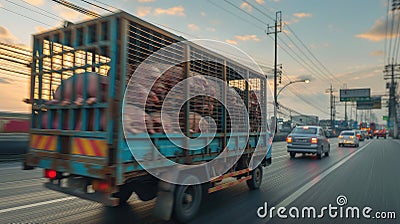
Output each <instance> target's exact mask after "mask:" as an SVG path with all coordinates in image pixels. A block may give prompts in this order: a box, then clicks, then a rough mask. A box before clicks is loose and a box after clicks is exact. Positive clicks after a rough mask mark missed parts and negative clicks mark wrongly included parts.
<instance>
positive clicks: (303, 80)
mask: <svg viewBox="0 0 400 224" xmlns="http://www.w3.org/2000/svg"><path fill="white" fill-rule="evenodd" d="M298 82H304V83H310V80H309V79H300V80H295V81H290V82H289V83H287V84H286V85H284V86H283V87H282V88H281V89H280V90H279V91H278V94H276V101H278V96H279V94H280V93H281V92H282V90H284V89H285V88H286V87H288V86H289V85H292V84H294V83H298ZM276 104H277V105H278V102H276Z"/></svg>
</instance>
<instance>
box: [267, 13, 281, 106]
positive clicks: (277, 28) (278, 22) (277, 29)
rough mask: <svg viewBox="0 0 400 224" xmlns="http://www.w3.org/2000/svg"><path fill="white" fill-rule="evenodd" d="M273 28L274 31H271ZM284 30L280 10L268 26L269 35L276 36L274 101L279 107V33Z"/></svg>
mask: <svg viewBox="0 0 400 224" xmlns="http://www.w3.org/2000/svg"><path fill="white" fill-rule="evenodd" d="M271 29H272V31H271ZM280 32H282V12H281V11H278V12H276V15H275V25H273V26H270V25H268V26H267V35H270V34H274V37H275V61H274V101H275V104H276V106H277V107H278V106H279V105H278V99H277V91H278V33H280Z"/></svg>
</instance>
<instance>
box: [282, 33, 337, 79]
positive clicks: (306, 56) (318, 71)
mask: <svg viewBox="0 0 400 224" xmlns="http://www.w3.org/2000/svg"><path fill="white" fill-rule="evenodd" d="M285 35H286V37H287V38H288V40H289V41H290V42H291V43H292V44H293V45H294V46H295V47H296V48H297V50H298V51H299V52H300V53H301V54H302V55H303V56H304V57H305V58H306V59H307V60H308V61H310V62H311V64H312V65H309V64H308V63H307V62H306V60H303V61H304V63H306V64H307V65H308V66H310V68H313V69H314V70H315V71H316V74H318V76H320V77H323V78H326V80H327V81H329V82H330V81H331V79H330V78H328V77H326V76H324V75H323V74H324V72H323V71H322V70H321V69H320V68H319V67H318V66H317V65H316V64H315V63H314V61H313V60H311V58H310V57H309V56H308V55H307V54H306V53H304V51H303V50H301V49H300V47H299V46H298V45H297V44H296V43H295V42H294V41H293V40H292V38H290V36H289V35H288V34H286V33H285ZM281 41H282V40H281ZM283 43H284V44H285V45H286V46H287V44H286V43H285V42H283ZM298 57H299V58H301V57H300V56H298Z"/></svg>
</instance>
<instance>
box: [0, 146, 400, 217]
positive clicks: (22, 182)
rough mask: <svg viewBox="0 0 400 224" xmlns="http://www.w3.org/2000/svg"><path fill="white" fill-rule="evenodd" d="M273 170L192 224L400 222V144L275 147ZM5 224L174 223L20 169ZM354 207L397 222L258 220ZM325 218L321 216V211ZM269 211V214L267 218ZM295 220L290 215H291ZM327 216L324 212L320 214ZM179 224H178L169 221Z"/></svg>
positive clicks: (1, 184) (7, 188)
mask: <svg viewBox="0 0 400 224" xmlns="http://www.w3.org/2000/svg"><path fill="white" fill-rule="evenodd" d="M272 158H273V161H272V165H271V166H269V167H267V168H266V169H264V175H263V179H264V180H263V184H262V186H261V188H260V189H259V190H256V191H249V190H248V188H247V186H246V184H240V185H237V186H234V187H232V188H228V189H225V190H222V191H219V192H216V193H213V194H211V195H207V196H206V197H205V198H204V202H203V204H202V207H201V211H200V213H199V214H198V216H197V217H196V218H195V219H194V220H193V221H192V222H191V223H196V224H197V223H228V222H229V223H232V224H233V223H246V224H249V223H267V222H268V223H291V222H296V223H299V221H300V223H328V222H332V223H333V222H334V223H366V222H367V221H369V222H372V223H400V163H399V159H400V141H395V140H391V139H386V140H383V139H382V140H381V139H379V140H377V139H374V140H366V141H365V142H363V143H361V146H360V147H359V148H352V147H345V148H338V147H337V139H331V153H330V156H329V157H323V158H322V160H318V159H317V158H316V157H314V156H311V155H310V156H309V155H306V156H301V155H298V156H297V157H296V158H295V159H290V158H289V155H288V153H287V152H286V148H285V143H284V142H277V143H274V144H273V157H272ZM0 176H1V178H0V223H166V222H163V221H161V220H156V219H154V218H153V217H152V216H151V212H152V208H153V206H154V200H152V201H149V202H141V201H140V200H138V199H137V198H136V197H135V196H132V197H131V199H130V201H129V204H128V205H127V206H123V207H117V208H107V207H103V206H102V205H100V204H97V203H93V202H90V201H85V200H82V199H79V198H75V197H72V196H68V195H64V194H61V193H58V192H53V191H50V190H47V189H45V188H44V187H43V186H42V184H43V183H44V182H45V179H44V178H41V177H42V170H40V169H35V170H29V171H23V170H21V166H20V163H17V162H7V163H0ZM339 195H343V196H345V197H347V202H348V203H347V204H346V205H343V206H342V207H343V208H346V206H347V205H349V206H350V205H351V206H359V207H360V208H363V207H365V206H370V207H371V208H372V209H373V211H372V212H371V213H370V214H375V213H374V212H375V211H395V212H396V215H397V216H396V217H397V219H396V220H394V219H385V220H382V219H381V220H377V219H371V220H365V219H345V218H336V219H333V218H331V217H329V216H328V215H327V214H325V216H324V217H323V218H322V219H312V218H306V219H304V218H303V219H301V218H300V219H294V218H288V219H281V218H279V217H278V216H277V215H276V214H275V216H274V217H273V218H272V219H271V218H269V214H267V217H265V218H260V217H258V215H257V210H258V209H259V207H261V206H264V205H265V203H267V207H268V209H269V208H270V207H273V206H276V207H286V208H287V209H289V208H291V207H293V206H296V207H299V208H300V209H301V208H303V207H305V206H315V208H316V209H320V208H322V207H324V206H328V205H329V204H332V205H333V206H338V205H337V201H336V200H337V197H338V196H339ZM318 211H319V210H318ZM262 212H263V210H261V213H262ZM286 214H287V211H286ZM318 214H319V213H318ZM167 223H172V222H167Z"/></svg>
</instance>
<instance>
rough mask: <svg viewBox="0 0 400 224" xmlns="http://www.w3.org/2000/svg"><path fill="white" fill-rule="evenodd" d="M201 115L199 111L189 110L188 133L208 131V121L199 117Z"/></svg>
mask: <svg viewBox="0 0 400 224" xmlns="http://www.w3.org/2000/svg"><path fill="white" fill-rule="evenodd" d="M201 118H202V116H201V115H200V114H199V113H196V112H190V113H189V124H190V126H189V128H190V133H192V134H194V133H200V132H203V133H206V132H208V131H209V130H208V125H209V124H208V122H207V120H206V119H201Z"/></svg>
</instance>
